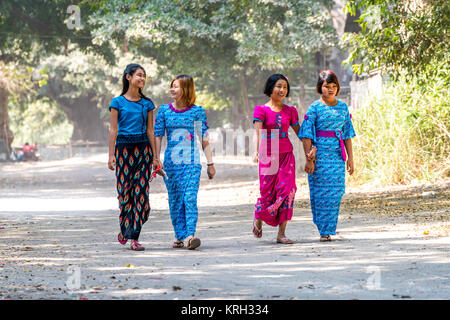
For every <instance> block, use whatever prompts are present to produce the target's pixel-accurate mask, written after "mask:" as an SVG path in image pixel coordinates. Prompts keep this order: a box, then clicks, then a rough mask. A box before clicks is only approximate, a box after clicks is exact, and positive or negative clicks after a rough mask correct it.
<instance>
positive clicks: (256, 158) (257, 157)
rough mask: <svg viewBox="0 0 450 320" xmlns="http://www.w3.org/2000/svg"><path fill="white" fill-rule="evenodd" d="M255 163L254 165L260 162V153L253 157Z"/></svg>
mask: <svg viewBox="0 0 450 320" xmlns="http://www.w3.org/2000/svg"><path fill="white" fill-rule="evenodd" d="M252 160H253V162H254V163H258V162H259V154H258V153H255V154H254V155H253V159H252Z"/></svg>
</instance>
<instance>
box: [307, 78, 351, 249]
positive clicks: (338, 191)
mask: <svg viewBox="0 0 450 320" xmlns="http://www.w3.org/2000/svg"><path fill="white" fill-rule="evenodd" d="M339 89H340V88H339V81H338V79H337V77H336V75H335V74H334V73H333V72H332V71H331V70H325V71H322V72H321V73H320V74H319V80H318V82H317V85H316V91H317V93H319V94H321V98H320V99H319V100H317V101H315V102H313V103H312V104H311V105H310V106H309V109H308V112H307V113H306V115H305V117H304V120H303V123H302V125H301V127H300V131H299V133H298V137H299V138H300V139H302V141H303V148H304V151H305V154H306V153H308V152H309V151H310V150H311V147H312V146H313V145H314V146H316V147H317V154H316V158H315V163H314V161H312V160H309V159H307V161H306V165H305V171H306V172H307V173H308V184H309V194H310V200H311V210H312V214H313V221H314V223H315V225H316V226H317V229H318V230H319V233H320V241H330V240H331V235H334V234H336V228H337V223H338V215H339V208H340V204H341V198H342V196H343V195H344V193H345V166H346V164H347V170H348V173H349V174H353V170H354V167H353V150H352V140H351V138H353V137H355V136H356V134H355V130H354V129H353V124H352V120H351V114H350V112H349V111H348V107H347V105H346V104H345V103H344V102H342V101H339V100H337V99H336V98H335V96H337V95H338V94H339ZM347 156H348V158H347Z"/></svg>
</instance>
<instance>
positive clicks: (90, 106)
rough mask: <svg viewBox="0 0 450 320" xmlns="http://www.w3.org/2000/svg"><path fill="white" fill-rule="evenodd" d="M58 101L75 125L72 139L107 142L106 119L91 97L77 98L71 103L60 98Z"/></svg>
mask: <svg viewBox="0 0 450 320" xmlns="http://www.w3.org/2000/svg"><path fill="white" fill-rule="evenodd" d="M57 102H58V104H59V106H60V107H61V109H62V110H63V111H64V112H65V113H66V115H67V117H68V119H69V121H70V123H71V124H72V125H73V134H72V138H71V140H72V141H76V140H84V141H97V142H101V143H106V142H107V137H108V135H107V133H108V131H107V128H106V125H105V121H103V120H102V118H101V115H100V111H101V110H100V109H99V108H97V104H96V102H95V101H93V100H92V99H91V97H89V96H88V97H83V98H80V99H76V100H74V101H73V102H72V103H70V104H67V103H66V104H62V103H60V101H58V100H57Z"/></svg>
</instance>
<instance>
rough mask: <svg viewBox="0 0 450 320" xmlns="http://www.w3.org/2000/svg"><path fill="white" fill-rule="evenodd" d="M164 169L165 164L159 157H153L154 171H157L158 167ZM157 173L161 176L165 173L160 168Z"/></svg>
mask: <svg viewBox="0 0 450 320" xmlns="http://www.w3.org/2000/svg"><path fill="white" fill-rule="evenodd" d="M158 167H159V169H163V170H164V166H163V164H162V163H161V160H159V159H153V171H155V170H156V169H158ZM156 173H157V174H159V175H160V176H162V175H163V174H162V173H161V171H160V170H158V171H156Z"/></svg>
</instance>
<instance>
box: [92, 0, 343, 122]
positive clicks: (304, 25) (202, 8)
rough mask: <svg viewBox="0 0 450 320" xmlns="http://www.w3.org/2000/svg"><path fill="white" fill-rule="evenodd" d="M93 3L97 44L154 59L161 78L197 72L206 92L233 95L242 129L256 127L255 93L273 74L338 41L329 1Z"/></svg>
mask: <svg viewBox="0 0 450 320" xmlns="http://www.w3.org/2000/svg"><path fill="white" fill-rule="evenodd" d="M91 3H93V6H94V7H95V10H94V11H95V12H94V13H93V15H92V16H91V19H90V21H91V22H92V23H94V24H96V25H97V26H98V27H97V28H95V30H94V31H93V33H94V35H95V41H96V42H97V43H99V44H100V43H104V42H107V41H111V40H113V41H116V42H117V43H118V44H120V45H125V46H126V47H127V48H128V49H129V50H133V51H137V52H139V53H140V54H143V55H145V56H149V57H152V58H154V59H155V60H156V61H157V64H158V66H159V67H160V75H161V76H164V74H166V75H167V76H172V75H173V74H177V73H190V74H191V75H193V76H195V77H196V79H197V80H196V81H197V86H199V87H200V88H202V89H205V90H208V91H209V92H213V93H214V94H217V95H220V96H224V97H229V99H230V100H231V101H232V107H233V110H234V112H233V114H234V115H235V119H233V123H234V124H236V123H238V119H239V118H241V119H242V120H243V121H242V122H241V123H242V124H248V123H251V122H250V121H248V119H249V118H250V113H251V110H250V105H249V100H248V95H249V93H250V92H252V93H260V92H261V83H263V81H264V80H265V78H266V77H267V75H268V74H269V73H270V72H274V71H278V72H284V73H288V74H289V72H291V71H293V70H298V69H299V68H301V67H304V66H305V65H306V64H307V63H308V62H309V59H310V58H311V53H314V52H316V51H318V50H321V49H325V48H329V47H330V46H333V45H334V44H335V40H336V32H335V30H334V28H333V27H332V24H331V19H330V15H329V12H328V9H329V8H330V7H331V6H332V5H333V2H332V1H329V0H320V1H317V0H297V1H292V0H290V1H287V0H284V1H283V0H278V1H273V0H265V1H261V0H227V1H225V0H217V1H197V0H154V1H134V2H133V5H130V2H129V1H126V0H113V1H93V2H91ZM289 76H290V77H291V75H290V74H289ZM295 76H298V73H297V74H296V75H294V74H293V75H292V78H295Z"/></svg>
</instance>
